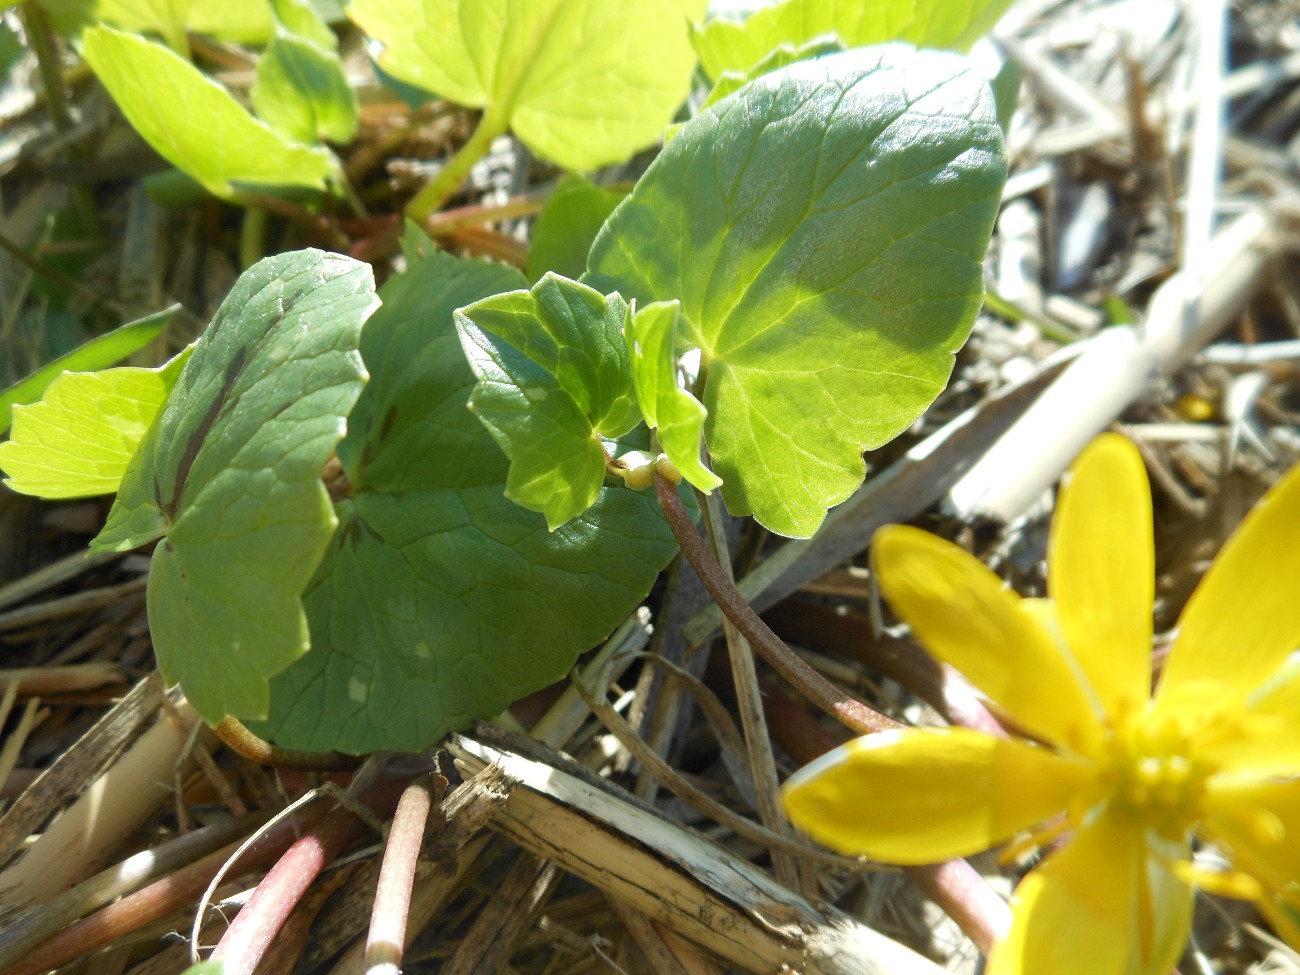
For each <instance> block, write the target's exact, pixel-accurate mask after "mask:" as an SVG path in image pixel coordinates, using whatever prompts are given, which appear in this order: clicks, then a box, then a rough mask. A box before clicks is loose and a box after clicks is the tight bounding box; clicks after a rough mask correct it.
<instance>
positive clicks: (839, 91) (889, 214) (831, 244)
mask: <svg viewBox="0 0 1300 975" xmlns="http://www.w3.org/2000/svg"><path fill="white" fill-rule="evenodd" d="M1005 177H1006V161H1005V156H1004V152H1003V148H1002V133H1001V129H1000V128H999V127H998V121H997V115H996V113H995V109H994V104H993V98H992V95H991V94H990V92H989V90H988V86H987V84H986V83H985V82H984V80H983V79H982V78H981V77H979V76H978V74H976V73H975V72H973V71H971V70H970V69H969V68H968V67H967V63H966V61H965V59H964V58H961V57H959V56H956V55H952V54H947V53H944V52H939V51H916V50H915V49H913V48H910V47H907V46H905V45H888V46H885V47H878V48H866V49H858V50H855V51H849V52H846V53H844V54H835V55H831V56H829V57H824V58H820V59H818V60H815V61H804V62H800V63H798V64H794V65H791V66H789V67H787V68H782V69H780V70H779V71H775V72H772V73H770V74H767V75H764V76H762V77H761V78H758V79H757V80H755V81H753V82H751V83H750V84H749V85H747V86H746V87H745V88H742V89H741V90H740V91H739V92H737V93H736V94H734V95H732V96H731V97H729V98H726V99H724V100H723V101H721V102H718V103H717V104H716V105H714V106H712V107H711V108H708V109H706V110H705V111H704V112H702V113H701V114H700V115H698V116H696V118H694V119H692V120H691V121H690V122H689V123H687V125H686V126H685V127H684V128H683V129H682V131H681V133H680V134H679V135H678V136H677V138H675V139H674V140H673V141H672V142H670V143H669V144H668V146H667V148H666V149H665V150H664V151H663V153H661V154H660V156H659V157H658V158H657V159H656V160H655V162H654V163H653V164H652V165H651V166H650V169H649V170H648V171H647V172H646V174H645V176H643V177H642V179H641V180H640V182H639V183H638V184H637V187H636V189H635V190H634V191H633V193H632V195H631V196H630V197H629V198H628V199H627V200H626V201H625V202H624V203H623V204H622V205H621V206H620V207H619V208H618V209H617V210H615V211H614V213H613V215H612V216H611V217H610V219H609V222H608V223H606V225H605V228H604V229H603V230H602V231H601V233H600V236H599V237H597V238H596V242H595V244H594V245H593V247H592V251H591V255H590V258H589V265H590V267H591V269H592V270H591V272H590V274H589V276H588V278H589V283H591V284H592V285H594V286H595V287H598V288H600V289H601V290H602V291H613V290H617V291H619V292H620V293H621V294H622V295H623V296H624V297H626V298H627V299H628V300H632V299H635V300H636V303H637V305H638V307H641V306H644V305H645V304H647V303H649V302H652V301H657V300H669V299H673V298H677V299H680V301H681V313H682V318H683V325H684V329H683V331H684V338H685V340H686V341H688V342H689V343H690V344H692V345H695V346H698V347H699V349H700V351H701V373H700V376H701V383H700V384H697V389H698V385H702V386H703V394H702V399H703V402H704V405H705V407H707V409H708V411H709V415H708V419H707V420H706V421H705V440H706V443H707V445H708V449H709V452H710V454H711V456H712V459H713V469H714V470H715V471H717V473H718V474H719V475H720V476H721V477H722V478H723V480H724V482H725V484H724V485H723V488H722V494H723V498H724V499H725V500H726V502H727V506H728V507H729V508H730V509H731V510H732V511H733V512H734V513H736V514H739V515H744V514H753V515H754V516H755V517H756V518H757V519H758V520H759V521H760V522H762V523H763V524H764V525H766V526H767V527H768V528H770V529H772V530H773V531H776V532H780V533H782V534H786V535H794V536H802V537H806V536H808V535H811V534H812V532H813V531H814V530H816V528H817V526H818V525H819V524H820V523H821V521H822V519H823V517H824V516H825V512H826V509H827V508H829V507H830V506H831V505H834V504H838V503H839V502H840V501H843V500H844V499H845V498H847V497H848V496H849V495H850V494H851V493H852V492H853V491H854V490H855V489H856V487H857V486H858V485H859V484H860V483H861V482H862V480H863V477H864V472H865V468H864V465H863V462H862V456H861V454H862V449H863V447H864V446H865V447H867V448H874V447H878V446H880V445H881V444H883V443H886V442H887V441H889V440H890V439H892V438H893V437H895V436H897V435H898V434H899V433H900V432H902V431H903V430H904V429H905V428H906V427H907V426H908V425H909V424H910V423H912V422H913V421H914V420H915V419H916V417H917V416H918V415H919V414H920V413H921V411H922V410H923V409H924V408H925V407H926V406H927V405H928V404H929V403H930V401H931V400H933V399H934V397H935V396H936V395H937V394H938V393H939V391H940V390H942V389H943V387H944V385H945V384H946V382H947V380H948V376H949V373H950V372H951V369H952V362H953V353H954V352H955V350H956V349H958V348H959V347H960V346H961V344H962V343H963V342H964V341H965V339H966V336H967V335H968V334H969V331H970V327H971V324H972V322H973V321H974V318H975V314H976V312H977V311H978V309H979V304H980V297H981V294H982V292H983V286H982V276H981V269H980V264H981V261H982V259H983V256H984V251H985V248H986V247H987V246H988V241H989V235H990V233H991V231H992V226H993V219H994V216H995V215H996V213H997V210H998V205H999V201H1000V197H1001V191H1002V184H1003V182H1004V180H1005Z"/></svg>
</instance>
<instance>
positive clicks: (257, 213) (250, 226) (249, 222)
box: [239, 207, 267, 270]
mask: <svg viewBox="0 0 1300 975" xmlns="http://www.w3.org/2000/svg"><path fill="white" fill-rule="evenodd" d="M266 220H267V217H266V211H265V210H263V209H262V208H261V207H244V221H243V223H241V224H240V226H239V266H240V267H242V268H244V269H245V270H247V269H248V268H250V267H252V266H253V265H254V264H256V263H257V262H258V261H260V260H261V259H262V255H263V254H264V253H265V252H266Z"/></svg>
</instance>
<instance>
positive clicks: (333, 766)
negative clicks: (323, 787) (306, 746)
mask: <svg viewBox="0 0 1300 975" xmlns="http://www.w3.org/2000/svg"><path fill="white" fill-rule="evenodd" d="M213 730H214V731H216V733H217V737H218V738H220V739H221V741H222V744H224V745H225V746H226V747H227V748H229V749H230V750H231V751H232V752H234V753H235V754H236V755H242V756H243V757H244V758H246V759H248V760H249V761H250V762H257V763H258V764H260V765H274V766H275V767H276V768H292V769H300V770H301V771H304V772H336V771H339V770H340V769H353V768H356V767H357V766H358V765H360V764H361V759H360V758H358V757H357V756H355V755H343V754H341V753H339V752H304V751H299V750H298V749H296V748H281V747H280V746H279V745H272V744H271V743H270V742H269V741H267V740H266V739H264V738H259V737H258V736H257V735H255V734H253V733H252V732H251V731H249V730H248V728H247V727H245V726H244V723H243V722H242V721H240V720H239V719H238V718H232V717H231V716H230V715H226V716H225V717H224V718H222V719H221V723H220V724H218V725H217V726H216V728H215V729H213Z"/></svg>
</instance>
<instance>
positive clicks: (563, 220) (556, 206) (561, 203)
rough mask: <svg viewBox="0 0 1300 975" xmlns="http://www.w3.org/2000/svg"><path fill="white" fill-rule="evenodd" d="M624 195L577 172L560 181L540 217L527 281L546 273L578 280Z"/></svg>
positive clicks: (529, 262)
mask: <svg viewBox="0 0 1300 975" xmlns="http://www.w3.org/2000/svg"><path fill="white" fill-rule="evenodd" d="M624 196H625V194H623V193H614V192H612V191H611V190H607V189H603V188H601V187H599V186H597V185H596V184H595V183H593V182H592V181H591V180H589V179H587V177H586V176H583V175H581V174H578V173H570V174H569V175H568V176H566V177H564V179H562V180H561V181H560V185H559V186H557V187H556V188H555V192H554V193H552V194H551V196H550V198H549V199H548V200H547V201H546V206H544V207H543V208H542V212H541V213H539V214H538V215H537V222H536V223H535V224H534V225H533V233H532V238H531V239H530V241H529V244H528V279H529V280H530V281H536V280H537V279H538V278H540V277H541V276H542V275H543V274H545V273H546V272H547V271H554V272H555V273H556V274H563V275H564V276H565V277H566V278H579V277H582V273H583V272H584V271H586V270H587V252H588V251H589V250H591V242H592V241H593V240H595V239H596V234H598V233H599V232H600V228H601V226H602V225H603V224H604V223H605V220H606V219H607V218H608V217H609V215H610V214H611V213H613V212H614V207H616V206H618V204H619V203H620V201H622V199H623V197H624Z"/></svg>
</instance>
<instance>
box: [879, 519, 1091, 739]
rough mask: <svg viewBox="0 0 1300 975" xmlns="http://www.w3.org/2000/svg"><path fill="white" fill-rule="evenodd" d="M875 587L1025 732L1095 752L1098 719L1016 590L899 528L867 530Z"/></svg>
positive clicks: (939, 544)
mask: <svg viewBox="0 0 1300 975" xmlns="http://www.w3.org/2000/svg"><path fill="white" fill-rule="evenodd" d="M872 564H873V565H874V566H875V569H876V575H877V578H878V580H879V583H880V589H881V591H882V592H883V593H884V594H885V598H886V599H887V600H889V604H890V606H892V607H893V608H894V611H895V612H896V613H898V615H899V616H901V617H902V618H903V619H904V620H906V621H907V623H908V624H910V625H911V627H912V630H913V631H914V632H915V633H916V636H917V639H919V640H920V642H921V643H922V644H923V645H924V646H925V648H926V649H927V650H929V651H930V653H932V654H933V655H934V656H935V657H937V658H939V659H940V660H942V661H943V662H944V663H948V664H951V665H952V666H954V667H956V668H957V669H958V670H960V671H961V672H962V673H963V674H965V675H966V677H967V678H968V679H969V680H970V682H971V683H972V684H974V685H975V686H976V687H977V688H979V689H980V690H981V691H983V692H984V693H985V694H986V695H988V697H989V699H990V700H992V701H994V702H995V703H997V704H998V705H999V706H1000V707H1002V708H1003V709H1005V710H1006V711H1007V712H1008V713H1009V714H1011V715H1012V716H1013V717H1014V718H1015V719H1016V721H1017V722H1018V723H1019V724H1020V725H1021V726H1022V727H1023V728H1024V729H1025V730H1027V731H1029V732H1030V733H1032V734H1034V735H1036V736H1039V737H1042V738H1044V739H1046V740H1047V741H1050V742H1052V743H1053V744H1056V745H1060V746H1062V747H1066V748H1071V749H1074V750H1076V751H1079V752H1083V753H1088V754H1096V753H1097V752H1096V749H1097V747H1098V742H1099V740H1100V734H1101V725H1100V722H1099V716H1098V713H1097V710H1096V708H1095V706H1094V705H1093V703H1092V698H1091V696H1090V694H1089V692H1088V690H1087V688H1086V687H1085V685H1084V683H1083V682H1082V678H1081V675H1080V673H1079V672H1078V670H1077V669H1076V668H1075V666H1074V664H1073V663H1072V662H1071V661H1070V660H1069V659H1068V657H1067V656H1066V655H1065V654H1064V653H1063V652H1062V650H1061V647H1060V645H1059V644H1058V643H1057V642H1056V641H1055V640H1054V639H1053V638H1052V636H1051V635H1050V634H1049V633H1048V632H1047V630H1046V629H1044V627H1043V625H1042V624H1041V623H1040V622H1039V621H1038V619H1036V618H1035V617H1034V615H1033V614H1031V613H1029V612H1026V611H1025V610H1024V608H1023V607H1022V606H1021V605H1020V597H1018V596H1017V595H1016V594H1015V593H1013V592H1011V591H1009V590H1007V589H1004V588H1003V586H1002V581H1001V580H1000V579H998V577H997V576H996V575H994V574H993V573H992V572H990V571H989V570H988V569H987V568H986V567H985V566H984V565H983V564H982V563H980V562H979V560H978V559H976V558H974V557H973V556H971V555H970V554H969V553H967V552H965V551H963V550H962V549H960V548H958V547H957V546H956V545H953V544H952V543H950V542H946V541H944V540H943V539H941V538H936V537H935V536H934V535H931V534H929V533H928V532H923V531H920V530H918V529H915V528H909V527H907V526H905V525H890V526H887V527H885V528H882V529H880V531H878V532H876V537H875V541H874V543H873V545H872Z"/></svg>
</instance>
